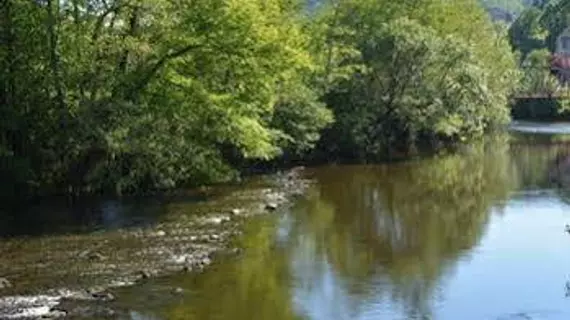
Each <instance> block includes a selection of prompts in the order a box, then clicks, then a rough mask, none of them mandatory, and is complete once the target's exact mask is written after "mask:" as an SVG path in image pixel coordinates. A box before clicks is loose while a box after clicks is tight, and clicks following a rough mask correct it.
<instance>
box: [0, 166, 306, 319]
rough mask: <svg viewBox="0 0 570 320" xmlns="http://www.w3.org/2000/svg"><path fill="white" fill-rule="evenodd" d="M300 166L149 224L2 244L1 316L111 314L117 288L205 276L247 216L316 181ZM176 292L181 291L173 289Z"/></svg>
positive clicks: (277, 207) (275, 209) (283, 204)
mask: <svg viewBox="0 0 570 320" xmlns="http://www.w3.org/2000/svg"><path fill="white" fill-rule="evenodd" d="M303 171H304V170H303V168H302V167H298V168H294V169H291V170H289V171H287V172H285V173H281V174H274V175H271V176H265V177H263V178H261V181H260V182H258V183H256V184H255V186H253V187H252V186H248V187H244V188H243V190H242V189H241V188H237V189H236V190H234V191H233V192H230V193H229V194H227V195H225V196H223V197H221V198H220V199H216V200H212V201H207V202H206V203H202V204H198V205H196V206H195V210H196V212H194V213H188V212H184V213H177V212H176V211H177V207H176V204H173V205H172V206H170V207H169V208H168V210H169V211H172V214H171V215H170V216H169V217H168V218H165V219H163V220H162V221H160V222H158V223H156V224H152V225H149V226H145V227H133V228H119V229H117V230H109V231H108V232H107V231H103V232H97V233H89V234H63V235H58V236H56V237H51V238H49V239H43V238H41V237H39V238H35V239H19V238H17V237H16V238H13V239H7V240H6V239H1V240H0V252H2V253H3V254H2V255H1V256H0V280H2V281H3V282H2V283H3V285H2V286H1V287H0V319H55V318H78V319H79V318H85V317H109V316H112V309H109V308H108V307H106V303H107V302H111V301H113V300H115V298H116V297H115V294H116V293H114V289H116V288H119V287H124V286H129V285H136V284H139V283H143V282H145V281H148V280H149V279H152V278H156V277H162V276H168V275H173V274H176V273H196V272H201V271H203V270H204V269H205V268H208V266H209V265H210V264H211V263H214V262H215V261H217V260H218V259H220V258H221V257H228V256H231V257H235V256H239V254H240V248H238V247H236V246H235V245H234V241H233V240H234V239H236V237H238V236H239V235H240V234H241V232H242V230H243V225H244V223H246V222H247V221H248V219H250V218H252V217H255V216H260V215H266V214H280V212H283V210H287V208H288V206H289V204H290V203H292V200H293V199H294V198H296V197H299V196H302V195H303V194H304V192H305V190H306V188H307V187H308V185H309V184H310V180H308V179H307V178H306V177H305V176H304V174H303ZM170 293H172V294H177V293H179V292H178V289H177V288H171V292H170Z"/></svg>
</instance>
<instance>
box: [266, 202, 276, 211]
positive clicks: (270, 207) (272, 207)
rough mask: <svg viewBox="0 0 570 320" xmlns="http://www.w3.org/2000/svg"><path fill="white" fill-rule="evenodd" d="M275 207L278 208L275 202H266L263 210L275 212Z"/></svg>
mask: <svg viewBox="0 0 570 320" xmlns="http://www.w3.org/2000/svg"><path fill="white" fill-rule="evenodd" d="M277 207H278V205H277V203H275V202H268V203H266V204H265V209H267V210H270V211H274V210H277Z"/></svg>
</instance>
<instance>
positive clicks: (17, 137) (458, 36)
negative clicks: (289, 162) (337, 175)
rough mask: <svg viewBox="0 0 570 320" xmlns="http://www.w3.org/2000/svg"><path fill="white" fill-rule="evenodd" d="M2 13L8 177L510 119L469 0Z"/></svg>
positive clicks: (75, 188) (220, 160) (457, 133)
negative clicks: (452, 0)
mask: <svg viewBox="0 0 570 320" xmlns="http://www.w3.org/2000/svg"><path fill="white" fill-rule="evenodd" d="M0 14H1V15H2V19H1V20H0V38H1V39H2V40H1V41H2V43H3V45H2V46H1V47H0V68H2V70H3V72H2V73H0V78H1V79H0V108H2V110H1V112H2V114H3V117H2V120H1V121H0V175H1V176H2V178H4V180H3V181H11V183H9V184H8V185H7V186H6V188H5V189H6V190H5V191H12V193H13V192H16V193H19V192H20V191H26V192H28V191H30V190H31V191H34V192H40V193H51V192H72V193H78V192H96V191H113V192H119V193H120V192H138V191H142V190H153V189H163V188H172V187H177V186H181V185H187V184H190V185H197V184H203V183H210V182H217V181H224V180H228V179H231V178H232V177H233V176H235V175H236V174H237V173H239V169H240V167H239V164H240V163H243V161H244V160H247V159H250V160H255V161H267V160H271V159H275V158H278V157H281V156H283V155H284V154H291V155H295V156H298V157H306V156H307V154H308V153H309V152H310V151H311V150H313V149H314V148H315V146H316V145H317V144H318V146H319V147H318V150H319V151H323V152H327V153H328V152H329V151H331V150H337V149H347V150H348V149H353V150H356V153H357V154H358V156H359V157H360V156H365V157H368V156H376V155H380V154H384V153H386V150H388V149H391V148H393V147H394V146H395V145H397V144H402V145H407V146H410V145H413V144H415V143H416V142H418V141H420V140H422V139H424V138H425V137H429V139H432V140H433V139H435V140H442V139H443V140H457V141H459V140H462V139H468V138H471V137H475V136H477V135H480V134H482V132H484V131H485V130H487V129H488V128H490V127H492V126H493V125H495V124H499V123H504V122H505V121H506V120H507V118H508V112H507V108H506V103H507V97H508V95H509V92H510V91H511V89H512V87H513V83H516V70H515V68H514V61H515V59H514V56H513V55H512V54H511V53H510V51H509V50H508V45H507V43H506V41H505V37H504V35H502V34H498V33H497V32H496V29H495V28H494V27H493V25H492V23H491V22H490V21H489V19H488V17H487V16H486V15H485V12H484V10H483V9H482V8H481V7H480V6H479V4H478V3H477V1H476V0H459V1H454V2H448V1H443V0H421V1H403V2H399V3H395V2H391V1H387V0H386V1H384V0H382V1H372V0H348V1H335V0H329V1H316V2H315V1H310V2H307V1H302V0H298V1H295V0H294V1H290V0H194V1H190V0H179V1H167V0H112V1H109V0H107V1H103V0H71V1H65V2H60V1H53V0H46V1H28V0H6V1H3V2H2V5H1V12H0ZM335 120H336V122H334V124H333V121H335ZM325 128H328V129H326V130H325V131H323V129H325ZM323 134H324V137H322V135H323ZM368 146H370V147H371V148H370V149H369V148H368ZM330 156H331V157H332V156H333V155H330ZM327 157H329V155H327ZM329 158H330V157H329ZM12 182H13V183H12Z"/></svg>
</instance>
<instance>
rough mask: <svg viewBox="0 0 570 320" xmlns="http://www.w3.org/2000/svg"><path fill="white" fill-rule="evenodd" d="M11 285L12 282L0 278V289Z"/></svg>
mask: <svg viewBox="0 0 570 320" xmlns="http://www.w3.org/2000/svg"><path fill="white" fill-rule="evenodd" d="M11 287H12V283H11V282H10V281H8V279H6V278H0V290H2V289H8V288H11Z"/></svg>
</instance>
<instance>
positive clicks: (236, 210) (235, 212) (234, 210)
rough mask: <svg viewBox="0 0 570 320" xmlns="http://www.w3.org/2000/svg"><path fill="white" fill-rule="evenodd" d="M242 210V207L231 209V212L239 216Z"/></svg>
mask: <svg viewBox="0 0 570 320" xmlns="http://www.w3.org/2000/svg"><path fill="white" fill-rule="evenodd" d="M242 212H243V210H242V209H233V210H232V214H233V215H234V216H239V215H241V214H242Z"/></svg>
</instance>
